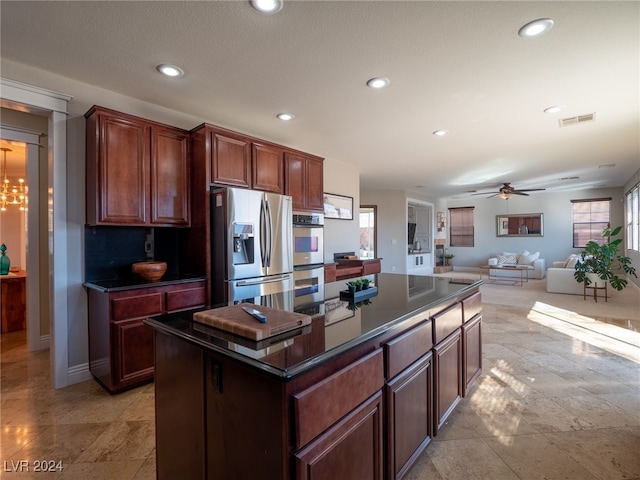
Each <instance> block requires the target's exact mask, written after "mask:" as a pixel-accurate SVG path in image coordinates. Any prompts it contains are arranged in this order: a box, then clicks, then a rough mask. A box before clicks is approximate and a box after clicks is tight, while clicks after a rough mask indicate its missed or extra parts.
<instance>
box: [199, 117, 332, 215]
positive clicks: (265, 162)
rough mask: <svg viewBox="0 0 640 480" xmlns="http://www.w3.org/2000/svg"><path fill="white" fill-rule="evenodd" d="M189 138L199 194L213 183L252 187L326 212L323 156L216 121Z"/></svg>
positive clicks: (298, 207)
mask: <svg viewBox="0 0 640 480" xmlns="http://www.w3.org/2000/svg"><path fill="white" fill-rule="evenodd" d="M190 136H191V152H192V155H193V171H194V176H195V177H197V178H194V182H193V183H192V185H193V188H194V190H193V191H194V192H198V195H199V194H200V193H202V192H204V191H208V189H209V187H210V185H212V184H213V185H223V186H229V187H241V188H251V189H254V190H260V191H264V192H273V193H280V194H284V195H290V196H291V197H292V198H293V208H294V210H299V211H320V212H321V211H323V208H324V204H323V161H324V159H322V158H320V157H315V156H313V155H309V154H306V153H304V152H299V151H297V150H293V149H289V148H287V147H283V146H281V145H277V144H274V143H271V142H267V141H264V140H260V139H258V138H253V137H250V136H248V135H243V134H241V133H237V132H233V131H230V130H226V129H224V128H220V127H216V126H214V125H208V124H202V125H200V126H198V127H196V128H194V129H193V130H192V131H191V133H190ZM195 201H196V202H197V198H196V199H195Z"/></svg>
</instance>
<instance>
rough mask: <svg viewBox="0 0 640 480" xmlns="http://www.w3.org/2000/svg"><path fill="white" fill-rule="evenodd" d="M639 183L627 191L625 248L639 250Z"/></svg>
mask: <svg viewBox="0 0 640 480" xmlns="http://www.w3.org/2000/svg"><path fill="white" fill-rule="evenodd" d="M639 224H640V183H638V184H637V185H636V186H635V187H633V188H632V189H631V190H630V191H629V192H627V248H628V249H629V250H635V251H636V252H637V251H640V238H639V237H640V226H639Z"/></svg>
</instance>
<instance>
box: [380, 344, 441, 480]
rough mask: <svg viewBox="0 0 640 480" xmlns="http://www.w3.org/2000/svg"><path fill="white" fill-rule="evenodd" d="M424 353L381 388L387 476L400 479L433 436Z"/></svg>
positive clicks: (430, 386)
mask: <svg viewBox="0 0 640 480" xmlns="http://www.w3.org/2000/svg"><path fill="white" fill-rule="evenodd" d="M431 358H432V355H431V353H428V354H427V355H425V356H424V357H422V358H421V359H420V360H418V361H417V362H416V363H414V364H413V365H412V366H410V367H408V368H407V369H406V370H405V371H404V372H403V373H401V374H400V375H399V376H397V377H396V378H394V380H393V381H391V382H389V383H388V384H387V386H386V388H385V391H386V400H387V415H388V417H387V426H388V429H387V469H388V471H387V477H388V478H389V479H400V478H402V477H404V475H405V473H406V472H407V470H409V468H411V466H412V465H413V464H414V462H415V461H416V459H417V458H418V456H419V455H420V453H422V451H424V449H425V448H426V447H427V445H428V444H429V442H431V437H432V435H433V368H432V363H431Z"/></svg>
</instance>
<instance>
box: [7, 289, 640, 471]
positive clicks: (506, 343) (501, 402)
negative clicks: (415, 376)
mask: <svg viewBox="0 0 640 480" xmlns="http://www.w3.org/2000/svg"><path fill="white" fill-rule="evenodd" d="M544 282H545V281H544V280H542V281H532V282H531V283H530V285H526V286H525V287H523V288H520V287H511V286H498V285H483V286H482V287H481V290H482V295H483V302H484V305H483V330H482V331H483V373H482V375H481V377H480V378H479V379H478V381H477V382H476V384H475V385H474V386H473V387H472V388H471V390H470V391H469V392H468V394H467V396H466V397H465V398H464V399H463V400H462V401H461V402H460V403H459V405H458V407H457V408H456V410H455V411H454V413H453V414H452V415H451V417H450V418H449V419H448V420H447V422H446V423H445V425H444V426H443V427H442V428H441V429H440V431H439V435H438V436H437V437H436V438H434V439H433V440H432V442H431V444H430V445H429V447H428V448H427V450H426V452H425V453H423V454H422V455H421V456H420V457H419V459H418V462H417V464H416V465H415V466H414V467H413V468H412V469H411V471H410V472H408V475H407V477H406V480H457V479H464V480H471V479H473V480H475V479H487V480H510V479H523V480H524V479H538V478H539V479H544V480H554V479H558V480H560V479H576V480H577V479H580V480H592V479H600V480H609V479H616V480H618V479H620V480H622V479H624V480H631V479H634V480H640V453H639V452H640V353H634V352H640V349H637V348H636V350H633V348H632V349H631V350H629V349H627V350H625V354H624V355H623V354H621V353H620V349H619V348H618V347H619V345H616V348H609V347H612V345H613V343H615V342H618V343H621V342H622V343H624V339H625V338H627V337H628V338H637V332H634V335H636V336H634V337H630V336H629V335H628V334H627V333H626V332H628V331H629V330H627V331H622V330H621V331H619V332H617V333H616V334H615V335H613V336H606V335H604V334H600V333H598V332H592V331H589V330H586V329H585V328H586V327H582V326H576V325H574V324H572V323H570V322H576V323H578V324H579V323H580V322H583V321H584V317H585V316H588V315H589V314H590V312H591V311H592V310H593V312H594V313H597V314H599V315H604V316H606V317H607V318H608V319H612V320H611V323H610V324H608V326H607V328H609V330H608V331H607V332H609V333H610V332H612V330H610V328H615V329H618V328H620V327H615V326H613V325H614V324H616V323H618V324H620V323H621V322H619V321H617V316H619V317H620V318H623V317H624V316H626V317H625V318H628V319H629V320H630V321H631V324H633V322H634V321H635V322H638V321H639V320H640V319H639V318H638V317H639V314H638V306H640V302H638V301H637V294H636V297H631V300H630V301H629V300H628V298H629V292H626V293H625V294H624V295H620V296H618V297H616V298H612V300H611V301H610V302H609V303H608V304H606V305H605V304H600V303H598V304H597V305H594V304H593V302H591V303H589V302H584V301H583V300H582V297H580V296H574V295H557V294H547V293H546V292H544V285H545V284H544ZM528 290H533V291H535V297H531V296H530V297H527V295H531V294H530V292H529V293H528ZM616 295H617V293H616ZM541 299H542V300H544V303H541ZM634 301H635V303H634ZM625 302H626V303H625ZM509 303H511V304H509ZM562 309H566V310H562ZM564 320H566V321H567V322H569V323H567V322H564ZM593 323H594V322H592V324H593ZM596 323H597V322H596ZM622 323H625V324H627V323H629V322H627V321H626V319H624V321H623V322H622ZM565 324H566V325H565ZM587 326H588V327H589V328H592V327H593V325H587ZM554 327H557V328H554ZM596 330H597V329H596ZM578 331H580V333H581V334H580V335H577V334H576V332H578ZM585 332H587V333H586V334H585ZM594 336H598V338H597V340H598V341H597V342H596V341H592V340H593V339H594V338H595V337H594ZM0 340H1V343H0V347H1V349H2V351H1V356H0V394H1V395H0V420H1V422H2V429H1V431H0V434H1V437H0V442H1V443H0V457H1V458H0V460H11V459H13V460H14V461H17V460H21V459H25V458H27V457H28V458H44V459H51V460H56V459H57V460H59V461H62V462H63V463H62V464H63V467H64V470H63V471H62V472H53V473H34V472H21V473H15V472H0V475H1V476H2V478H3V479H5V478H6V479H12V478H13V479H16V480H29V479H38V480H47V479H59V478H62V479H74V480H75V479H78V480H85V479H89V478H92V479H98V480H99V479H107V478H108V479H117V480H130V479H133V480H151V479H153V478H155V461H156V459H155V432H154V430H155V418H154V415H155V413H154V386H153V384H149V385H145V386H142V387H140V388H136V389H134V390H131V391H129V392H125V393H122V394H119V395H109V394H108V393H106V392H105V391H104V389H103V388H102V387H101V386H100V385H99V384H98V383H97V382H95V381H93V380H92V381H88V382H83V383H80V384H77V385H72V386H70V387H67V388H64V389H61V390H54V389H53V388H52V387H51V384H50V381H49V352H48V351H42V352H33V353H30V352H28V351H27V350H26V348H25V343H26V337H25V333H24V332H23V333H20V332H13V333H11V334H3V335H1V336H0ZM627 343H628V342H627ZM631 343H633V342H631ZM626 346H627V347H630V346H631V347H633V345H630V344H627V345H626ZM636 347H637V345H636ZM10 465H11V464H9V466H10ZM256 478H257V479H259V476H256ZM339 480H359V479H339Z"/></svg>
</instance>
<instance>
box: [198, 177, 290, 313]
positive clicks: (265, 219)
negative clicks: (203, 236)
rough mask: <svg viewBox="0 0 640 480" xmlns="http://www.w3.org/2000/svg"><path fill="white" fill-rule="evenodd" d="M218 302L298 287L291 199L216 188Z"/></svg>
mask: <svg viewBox="0 0 640 480" xmlns="http://www.w3.org/2000/svg"><path fill="white" fill-rule="evenodd" d="M211 253H212V255H211V263H212V265H211V272H212V278H211V298H212V304H213V305H214V306H219V305H224V304H229V303H231V302H239V301H242V300H249V301H254V299H255V298H256V297H260V296H262V295H269V294H273V293H279V292H286V291H291V290H293V273H292V272H293V226H292V207H291V197H289V196H286V195H279V194H275V193H267V192H259V191H256V190H247V189H242V188H216V187H212V188H211Z"/></svg>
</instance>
